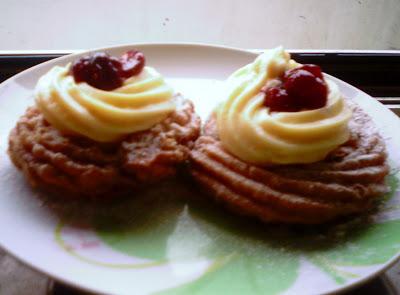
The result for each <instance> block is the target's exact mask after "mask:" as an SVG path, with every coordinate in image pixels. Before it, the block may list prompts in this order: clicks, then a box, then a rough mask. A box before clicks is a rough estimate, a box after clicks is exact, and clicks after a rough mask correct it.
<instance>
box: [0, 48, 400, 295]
mask: <svg viewBox="0 0 400 295" xmlns="http://www.w3.org/2000/svg"><path fill="white" fill-rule="evenodd" d="M126 47H142V48H143V47H152V48H157V47H160V48H163V47H170V48H174V47H180V48H182V47H191V48H199V49H203V50H204V49H211V50H221V51H226V50H228V51H231V52H236V53H239V54H240V53H242V54H250V55H253V56H254V57H255V56H257V55H258V54H259V52H258V51H255V50H249V49H243V48H238V47H231V46H225V45H217V44H208V43H201V42H140V43H123V44H118V45H113V46H106V47H97V48H93V49H88V50H83V51H79V52H74V53H71V54H67V55H64V56H61V57H57V58H54V59H51V60H48V61H45V62H43V63H40V64H37V65H35V66H33V67H30V68H28V69H25V70H24V71H21V72H20V73H18V74H16V75H14V76H12V77H10V78H8V79H6V80H5V81H3V82H2V83H0V90H1V88H3V87H5V86H7V84H9V83H12V82H13V81H14V80H16V79H18V78H19V77H21V76H25V75H29V74H31V72H34V71H35V70H38V69H40V68H42V67H46V66H48V65H51V64H59V63H62V62H63V61H64V60H68V59H71V58H73V57H79V56H83V55H86V54H90V53H93V52H98V51H112V50H118V49H123V48H126ZM324 74H325V73H324ZM325 75H327V76H328V77H329V78H330V79H333V80H334V81H335V82H339V83H341V84H343V85H345V86H346V87H348V88H352V89H353V90H355V91H356V92H357V93H362V94H363V95H364V96H367V97H368V99H371V100H372V101H373V102H374V103H373V104H374V105H375V106H377V107H379V108H380V109H385V111H386V112H385V116H386V115H388V116H390V117H391V120H392V119H395V120H397V121H398V125H399V127H400V118H398V117H397V116H396V115H395V114H394V113H393V112H391V111H390V110H388V109H387V108H386V107H385V106H384V105H383V104H381V103H380V102H379V101H377V100H376V99H374V98H373V97H372V96H370V95H369V94H367V93H365V92H364V91H362V90H360V89H358V88H356V87H355V86H353V85H351V84H349V83H347V82H345V81H343V80H341V79H339V78H336V77H334V76H331V75H329V74H325ZM389 113H390V115H389ZM0 248H2V249H3V250H4V251H5V252H6V253H7V255H10V256H11V257H13V258H15V259H17V260H18V262H20V263H21V264H22V265H24V266H27V267H29V268H30V269H33V270H35V271H38V272H39V273H41V274H44V275H46V276H47V277H48V278H50V279H55V280H57V281H59V282H62V283H65V284H67V285H69V286H72V287H73V288H76V289H79V290H84V291H88V292H96V293H100V294H106V293H105V292H104V291H102V290H99V289H94V288H91V287H88V286H85V285H80V284H79V283H76V282H75V281H73V280H72V279H69V278H66V277H63V276H59V275H58V273H51V272H50V271H47V270H46V269H44V268H42V267H41V266H37V265H34V264H33V263H31V262H30V261H29V260H26V259H25V258H23V257H21V255H19V254H18V253H15V252H13V250H12V249H11V248H10V247H7V246H6V245H4V243H3V241H2V240H0ZM399 260H400V250H399V252H398V253H397V254H396V255H394V256H393V257H392V258H391V259H389V260H388V261H387V262H385V263H384V264H382V265H381V267H380V268H379V270H377V271H374V272H372V273H370V274H368V275H366V276H363V277H362V278H360V279H358V280H356V281H353V282H349V283H345V284H344V285H342V286H338V287H337V288H336V289H335V290H332V291H328V292H325V293H323V294H338V293H343V292H346V291H349V290H351V289H353V288H355V287H358V286H360V285H363V284H365V283H366V282H368V281H370V280H372V279H373V278H375V277H377V276H379V275H381V274H382V273H384V272H385V271H386V270H387V269H388V268H390V267H391V266H393V265H394V264H395V263H396V262H397V261H399Z"/></svg>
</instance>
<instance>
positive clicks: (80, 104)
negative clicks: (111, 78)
mask: <svg viewBox="0 0 400 295" xmlns="http://www.w3.org/2000/svg"><path fill="white" fill-rule="evenodd" d="M35 100H36V105H37V106H38V108H39V109H40V110H41V112H42V113H43V115H44V117H45V118H46V120H47V121H49V122H50V123H51V124H52V125H53V126H54V127H56V128H57V129H59V130H62V131H64V132H67V133H73V134H80V135H84V136H86V137H89V138H91V139H93V140H95V141H99V142H112V141H116V140H118V139H120V138H122V137H123V136H124V135H127V134H129V133H133V132H137V131H142V130H147V129H149V128H151V127H152V126H154V125H155V124H157V123H159V122H161V121H162V120H164V119H165V118H166V117H167V116H168V115H169V114H170V113H171V112H172V111H173V110H174V109H175V102H174V99H173V89H172V88H171V87H170V86H169V85H167V84H166V83H165V81H164V79H163V77H162V76H161V75H160V74H159V73H158V72H157V71H156V70H154V69H153V68H151V67H145V68H144V69H143V70H142V72H141V73H140V74H139V75H136V76H133V77H131V78H129V79H127V80H125V81H124V84H123V85H122V86H121V87H119V88H117V89H114V90H112V91H104V90H101V89H97V88H94V87H92V86H90V85H89V84H87V83H85V82H82V83H75V81H74V79H73V77H72V76H71V75H70V74H69V65H68V66H66V67H60V66H56V67H53V68H52V69H51V70H50V71H49V72H47V73H46V74H45V75H44V76H42V77H41V78H40V79H39V81H38V83H37V85H36V89H35Z"/></svg>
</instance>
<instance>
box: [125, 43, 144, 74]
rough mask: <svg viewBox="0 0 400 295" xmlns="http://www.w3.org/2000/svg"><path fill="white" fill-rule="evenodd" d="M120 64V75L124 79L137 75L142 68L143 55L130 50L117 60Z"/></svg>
mask: <svg viewBox="0 0 400 295" xmlns="http://www.w3.org/2000/svg"><path fill="white" fill-rule="evenodd" d="M119 60H120V62H121V64H122V71H121V75H122V76H123V77H124V78H129V77H131V76H134V75H137V74H139V73H140V72H141V71H142V70H143V67H144V64H145V57H144V54H143V53H141V52H140V51H137V50H130V51H128V52H126V53H125V54H124V55H122V56H121V58H120V59H119Z"/></svg>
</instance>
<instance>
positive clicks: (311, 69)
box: [283, 64, 323, 80]
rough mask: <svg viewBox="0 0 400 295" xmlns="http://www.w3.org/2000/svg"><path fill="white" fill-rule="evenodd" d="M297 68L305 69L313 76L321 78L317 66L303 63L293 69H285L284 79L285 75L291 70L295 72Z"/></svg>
mask: <svg viewBox="0 0 400 295" xmlns="http://www.w3.org/2000/svg"><path fill="white" fill-rule="evenodd" d="M298 70H305V71H307V72H310V73H311V74H313V75H314V76H315V77H318V78H320V79H323V76H322V71H321V68H320V67H319V66H317V65H313V64H305V65H302V66H301V67H299V68H295V69H292V70H289V71H286V72H285V74H284V78H283V79H284V80H285V79H286V78H287V76H289V75H290V74H291V73H292V72H296V71H298Z"/></svg>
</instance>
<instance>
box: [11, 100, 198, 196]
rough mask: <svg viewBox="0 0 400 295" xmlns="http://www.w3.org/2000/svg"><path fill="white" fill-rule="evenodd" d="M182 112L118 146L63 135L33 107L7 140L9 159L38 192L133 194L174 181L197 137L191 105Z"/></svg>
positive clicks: (183, 106) (181, 106)
mask: <svg viewBox="0 0 400 295" xmlns="http://www.w3.org/2000/svg"><path fill="white" fill-rule="evenodd" d="M177 102H178V107H177V109H176V111H175V112H174V113H172V114H171V115H170V116H169V117H168V118H167V119H165V120H164V121H163V122H161V123H159V124H157V125H155V126H154V127H153V128H151V129H149V130H146V131H142V132H138V133H134V134H132V135H130V136H127V137H126V138H125V139H124V140H122V141H121V142H117V143H106V144H104V143H99V142H95V141H93V140H90V139H87V138H83V137H81V136H71V135H65V134H62V133H61V132H59V131H58V130H57V129H55V128H54V127H53V126H51V125H50V124H49V123H48V122H47V121H46V120H45V119H44V117H43V115H42V114H41V113H40V111H39V110H38V109H37V108H35V107H31V108H29V109H28V110H27V111H26V113H25V114H24V115H23V116H22V117H21V118H20V119H19V121H18V123H17V125H16V127H15V128H14V129H13V130H12V131H11V134H10V137H9V155H10V157H11V159H12V161H13V163H14V164H15V165H16V166H17V167H18V168H20V169H21V170H22V171H23V172H24V174H25V175H26V176H27V178H28V179H29V181H30V183H31V184H32V185H33V186H34V187H38V188H40V189H44V190H47V191H51V192H54V193H55V194H58V195H63V196H66V197H70V198H73V197H84V198H88V197H89V198H98V197H107V196H108V195H109V196H116V195H121V194H125V193H129V192H132V191H133V190H136V189H137V188H139V187H141V186H143V185H146V184H149V183H154V182H158V181H160V180H163V179H166V178H169V177H172V176H174V175H175V174H176V171H177V169H178V166H179V165H180V164H182V163H183V162H185V161H186V160H187V159H188V157H189V150H190V147H191V146H192V145H193V142H194V141H195V140H196V138H197V137H198V135H199V132H200V119H199V117H198V116H197V115H196V114H195V112H194V107H193V104H192V103H191V102H190V101H188V100H185V99H183V98H182V97H180V96H178V97H177Z"/></svg>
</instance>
